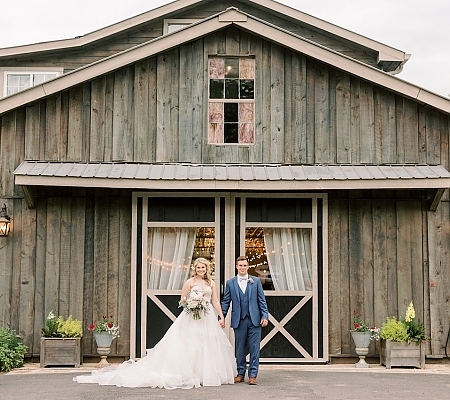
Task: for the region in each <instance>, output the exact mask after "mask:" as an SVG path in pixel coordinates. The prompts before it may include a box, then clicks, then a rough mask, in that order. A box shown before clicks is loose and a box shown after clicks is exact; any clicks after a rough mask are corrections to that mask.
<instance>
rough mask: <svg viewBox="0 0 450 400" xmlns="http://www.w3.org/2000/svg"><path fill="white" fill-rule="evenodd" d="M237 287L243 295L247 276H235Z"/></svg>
mask: <svg viewBox="0 0 450 400" xmlns="http://www.w3.org/2000/svg"><path fill="white" fill-rule="evenodd" d="M237 279H238V283H239V287H240V288H241V290H242V293H245V290H246V289H247V282H248V275H245V276H240V275H238V276H237Z"/></svg>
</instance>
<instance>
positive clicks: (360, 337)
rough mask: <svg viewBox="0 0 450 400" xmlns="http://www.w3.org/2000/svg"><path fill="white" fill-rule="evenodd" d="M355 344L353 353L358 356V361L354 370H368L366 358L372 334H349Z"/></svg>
mask: <svg viewBox="0 0 450 400" xmlns="http://www.w3.org/2000/svg"><path fill="white" fill-rule="evenodd" d="M350 333H351V334H352V338H353V341H354V342H355V351H356V354H358V356H359V361H358V362H357V363H355V367H356V368H369V364H367V362H366V356H367V354H369V345H370V338H371V336H372V332H370V331H368V332H350Z"/></svg>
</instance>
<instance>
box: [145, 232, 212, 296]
mask: <svg viewBox="0 0 450 400" xmlns="http://www.w3.org/2000/svg"><path fill="white" fill-rule="evenodd" d="M198 257H204V258H206V259H208V260H209V261H210V262H211V269H212V273H214V267H215V230H214V228H191V227H187V228H177V227H166V228H149V229H148V241H147V271H148V275H147V288H148V289H159V290H180V289H181V288H182V287H183V284H184V283H185V282H186V280H187V278H188V277H189V271H190V268H191V265H192V262H193V261H194V260H195V259H196V258H198Z"/></svg>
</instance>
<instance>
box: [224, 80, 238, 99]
mask: <svg viewBox="0 0 450 400" xmlns="http://www.w3.org/2000/svg"><path fill="white" fill-rule="evenodd" d="M238 87H239V80H238V79H225V98H226V99H238V98H239V89H238Z"/></svg>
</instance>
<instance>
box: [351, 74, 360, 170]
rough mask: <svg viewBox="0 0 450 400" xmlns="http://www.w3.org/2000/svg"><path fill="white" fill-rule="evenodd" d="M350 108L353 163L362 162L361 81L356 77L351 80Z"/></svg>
mask: <svg viewBox="0 0 450 400" xmlns="http://www.w3.org/2000/svg"><path fill="white" fill-rule="evenodd" d="M350 108H351V118H350V120H351V125H350V137H351V143H352V144H351V148H350V154H351V157H350V159H351V162H352V163H359V162H361V158H360V154H361V138H360V131H361V104H360V80H359V79H358V78H355V77H353V76H352V77H351V78H350Z"/></svg>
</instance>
